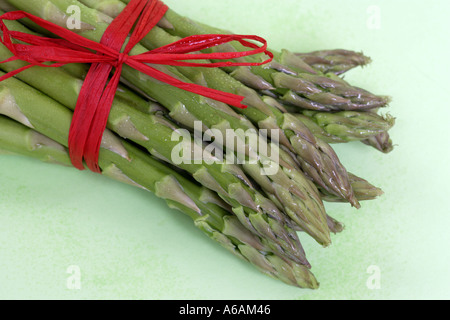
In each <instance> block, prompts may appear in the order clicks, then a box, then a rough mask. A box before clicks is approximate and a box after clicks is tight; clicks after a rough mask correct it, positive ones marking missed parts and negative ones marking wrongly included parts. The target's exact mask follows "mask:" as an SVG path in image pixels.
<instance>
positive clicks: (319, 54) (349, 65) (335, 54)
mask: <svg viewBox="0 0 450 320" xmlns="http://www.w3.org/2000/svg"><path fill="white" fill-rule="evenodd" d="M296 55H297V56H298V57H300V58H301V59H302V60H303V61H304V62H305V63H307V64H309V65H310V66H311V67H313V68H314V69H315V70H319V71H320V72H322V73H324V74H326V73H330V72H331V73H334V74H336V75H342V74H343V73H345V72H347V71H349V70H351V69H353V68H356V67H361V66H366V65H367V64H369V63H370V62H371V59H370V58H369V57H367V56H365V55H364V54H363V53H360V52H355V51H350V50H342V49H337V50H320V51H313V52H307V53H296Z"/></svg>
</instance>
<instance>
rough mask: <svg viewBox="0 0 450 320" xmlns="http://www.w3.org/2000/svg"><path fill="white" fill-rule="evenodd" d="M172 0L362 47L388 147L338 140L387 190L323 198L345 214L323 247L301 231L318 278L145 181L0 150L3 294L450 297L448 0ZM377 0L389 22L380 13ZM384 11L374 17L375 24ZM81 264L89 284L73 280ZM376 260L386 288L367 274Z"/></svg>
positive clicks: (264, 30) (236, 26)
mask: <svg viewBox="0 0 450 320" xmlns="http://www.w3.org/2000/svg"><path fill="white" fill-rule="evenodd" d="M166 3H167V4H168V5H170V6H171V7H172V8H173V9H174V10H176V11H178V12H179V13H182V14H184V15H187V16H190V17H193V18H196V19H197V20H200V21H203V22H206V23H210V24H214V25H217V26H219V27H221V28H226V29H231V30H232V31H234V32H236V33H248V34H258V35H260V36H263V37H265V38H266V39H267V40H268V41H269V44H270V46H271V47H272V48H275V49H281V48H283V47H285V48H288V49H290V50H291V51H312V50H319V49H333V48H344V49H352V50H358V51H359V50H362V51H364V53H366V54H367V55H369V56H370V57H372V58H373V60H374V61H373V63H372V64H371V65H370V66H368V67H366V68H364V69H356V70H353V71H351V72H350V73H349V74H348V75H346V79H347V80H349V81H350V82H351V83H353V84H355V85H358V86H360V87H363V88H366V89H369V90H370V91H373V92H374V93H379V94H388V95H391V96H393V98H394V100H393V102H392V104H391V106H390V108H389V111H390V112H391V113H392V114H393V115H394V116H395V117H397V124H396V126H395V128H394V129H393V130H392V131H391V134H392V137H393V139H394V141H395V143H396V144H397V147H396V149H395V151H394V152H393V153H391V154H389V155H384V154H381V153H379V152H377V151H375V150H373V149H370V148H369V147H367V146H365V145H362V144H360V143H356V142H355V143H350V144H347V145H339V146H336V147H335V149H336V151H337V152H338V154H339V156H340V157H341V160H342V162H343V163H344V165H345V166H346V167H347V168H348V170H349V171H351V172H353V173H355V174H357V175H359V176H362V177H364V178H366V179H368V180H369V181H370V182H372V183H374V184H375V185H377V186H379V187H382V188H383V189H384V191H385V192H386V195H385V196H383V197H382V198H380V199H379V200H377V201H374V202H364V203H363V206H362V209H360V210H359V211H357V210H355V209H352V208H351V207H350V206H349V205H345V204H326V206H327V209H328V212H329V213H330V214H331V215H332V216H333V217H335V218H337V219H338V220H340V221H342V222H344V223H345V225H346V230H344V232H343V233H342V234H339V235H335V236H333V237H332V240H333V244H332V245H331V247H329V248H327V249H323V248H321V247H320V246H318V245H317V244H316V243H315V242H314V241H313V240H311V239H310V238H308V237H305V236H304V235H300V237H301V240H302V242H303V244H304V247H305V250H306V252H307V255H308V258H309V261H310V262H311V264H312V265H313V269H312V271H313V272H314V274H315V275H316V276H317V278H318V280H319V281H320V283H321V287H320V289H319V290H316V291H311V290H301V289H297V288H291V287H289V286H287V285H284V284H283V283H281V282H278V281H276V280H273V279H270V278H268V277H266V276H264V275H262V274H260V273H258V271H256V270H255V269H254V268H252V267H251V266H250V265H247V264H245V263H244V262H241V261H240V260H238V259H237V258H235V257H234V256H232V255H231V254H229V253H228V252H226V251H225V250H223V249H222V248H221V247H219V246H218V245H216V244H215V243H213V242H212V241H210V240H209V239H207V238H206V237H205V236H204V235H203V234H201V233H200V232H199V231H198V230H197V229H195V227H194V226H193V225H192V223H191V222H190V221H189V219H188V218H186V217H184V216H183V215H182V214H181V213H178V212H177V211H174V210H171V209H169V208H167V207H166V205H165V203H164V202H163V201H161V200H159V199H157V198H156V197H155V196H153V195H151V194H148V193H146V192H145V191H142V190H139V189H136V188H133V187H131V186H126V185H122V184H119V183H117V182H113V181H110V180H108V179H107V178H104V177H101V176H98V175H95V174H93V173H90V172H79V171H76V170H75V169H70V168H65V167H58V166H54V165H50V164H43V163H40V162H37V161H34V160H30V159H24V158H20V157H15V156H6V155H5V156H3V155H2V156H0V298H2V299H4V298H13V299H23V298H34V299H36V298H38V299H51V298H58V299H59V298H60V299H92V298H93V299H448V298H450V286H449V285H450V251H449V250H448V245H449V243H450V233H449V232H448V226H449V225H450V216H449V209H448V204H447V198H448V196H447V194H448V187H447V184H446V182H447V180H448V179H450V174H449V169H448V163H449V160H450V157H449V142H450V141H449V136H450V132H449V129H448V124H447V122H448V120H449V119H450V117H449V116H450V111H449V110H450V108H449V107H448V103H449V102H448V99H447V88H446V87H447V84H448V80H447V78H446V77H447V76H448V71H449V70H448V66H447V63H446V61H447V58H448V56H449V54H450V50H449V44H448V36H447V34H446V31H447V30H449V29H450V23H449V22H448V17H447V15H448V12H449V9H450V3H449V2H448V1H443V0H442V1H437V0H434V1H431V2H427V1H408V2H407V1H400V0H395V1H392V0H391V1H361V0H357V1H356V0H355V1H350V0H345V1H339V2H335V1H331V0H327V1H325V0H322V1H305V0H302V1H294V0H283V1H277V2H275V1H268V0H264V1H262V0H258V1H256V0H252V1H250V0H244V1H237V0H228V1H221V2H219V1H214V2H212V1H211V2H204V1H200V0H186V1H179V0H178V1H176V0H170V1H169V0H167V1H166ZM377 10H379V12H380V16H379V17H380V19H379V22H380V24H379V25H376V22H377V19H376V18H375V19H374V16H373V14H376V13H377ZM374 23H375V24H374ZM71 266H76V267H77V268H78V269H79V271H80V276H81V277H80V284H81V287H80V288H78V289H77V288H72V287H71V286H70V285H69V286H68V285H67V284H68V280H70V279H71V278H70V277H71V274H70V273H68V271H70V270H71V269H70V268H71ZM371 266H375V267H376V268H377V269H378V270H379V271H380V287H379V288H377V289H373V288H371V287H370V286H367V281H368V280H370V278H369V277H370V276H371V274H370V273H368V270H369V271H370V270H371Z"/></svg>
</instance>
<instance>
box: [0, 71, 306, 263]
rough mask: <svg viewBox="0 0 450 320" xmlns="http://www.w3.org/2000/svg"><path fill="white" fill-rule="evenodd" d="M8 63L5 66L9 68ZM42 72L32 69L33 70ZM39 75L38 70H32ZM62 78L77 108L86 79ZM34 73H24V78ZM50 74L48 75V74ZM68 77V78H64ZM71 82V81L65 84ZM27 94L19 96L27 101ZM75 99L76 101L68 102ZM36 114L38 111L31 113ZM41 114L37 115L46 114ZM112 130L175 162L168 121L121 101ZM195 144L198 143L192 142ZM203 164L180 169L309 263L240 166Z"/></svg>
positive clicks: (60, 90)
mask: <svg viewBox="0 0 450 320" xmlns="http://www.w3.org/2000/svg"><path fill="white" fill-rule="evenodd" d="M5 66H7V65H6V64H4V65H2V66H1V67H2V68H5ZM33 69H35V70H39V68H32V69H29V70H33ZM45 69H47V68H45ZM32 72H35V71H32ZM54 72H59V73H61V74H62V76H61V77H60V78H59V79H60V80H61V82H58V83H65V84H66V85H65V86H64V87H63V88H61V86H57V87H52V86H48V87H49V88H50V90H52V91H53V92H55V96H57V97H58V98H59V99H65V100H66V101H67V102H68V103H67V107H71V108H74V107H75V105H76V99H77V97H78V93H79V90H80V87H81V85H82V80H79V81H77V82H73V81H70V79H71V77H70V76H69V75H67V74H65V73H64V72H63V71H62V70H59V69H54ZM27 74H28V75H30V74H32V73H21V75H20V76H21V77H24V78H25V76H26V75H27ZM47 75H48V74H47ZM64 76H66V78H63V77H64ZM43 78H44V75H39V74H38V75H33V76H30V77H29V78H28V80H29V81H30V82H34V83H37V84H38V85H39V83H40V85H42V83H54V82H52V80H54V78H52V77H49V78H48V81H43ZM65 80H67V82H66V81H65ZM21 90H22V91H23V90H24V89H21ZM63 92H64V93H63ZM23 95H26V94H25V93H22V94H20V93H19V94H18V95H17V96H19V97H20V98H22V99H23ZM70 97H73V99H72V100H70V101H68V100H67V99H68V98H70ZM31 111H32V112H36V110H34V111H33V110H31ZM42 113H43V112H40V113H39V114H38V115H37V116H40V115H42ZM109 127H110V128H112V129H113V130H114V131H115V132H117V133H118V134H119V135H122V136H127V137H128V138H129V139H130V140H132V141H135V142H136V143H138V144H140V145H142V146H143V147H145V148H147V150H149V151H150V152H151V153H153V154H156V155H158V156H159V157H161V158H162V159H164V160H168V159H171V157H172V149H173V148H175V147H176V146H177V144H178V143H177V142H176V141H172V136H173V134H174V132H175V133H177V130H178V129H177V127H176V126H175V125H174V124H171V123H169V122H168V121H167V120H164V119H161V118H159V117H157V116H149V115H145V114H142V113H141V112H139V111H137V110H134V109H133V108H129V107H127V106H126V105H125V104H124V103H121V102H120V101H119V100H118V101H116V102H115V104H114V107H113V109H112V111H111V113H110V117H109ZM190 143H191V144H192V145H193V144H194V142H190ZM201 161H202V162H201V164H195V163H182V164H180V167H181V168H182V169H185V170H186V171H188V172H190V173H191V174H192V175H193V177H194V178H195V179H196V180H197V181H199V182H201V183H202V184H204V185H206V186H208V187H209V188H210V189H212V190H214V191H216V192H218V193H219V194H220V195H221V196H222V197H223V198H224V199H225V200H226V201H228V203H229V204H230V205H232V206H233V208H234V210H235V211H236V215H238V216H239V217H240V219H241V220H242V222H244V223H246V226H247V227H248V228H249V229H251V230H252V231H253V232H255V233H258V234H259V235H264V236H265V237H268V238H270V239H271V240H272V242H273V245H274V246H277V249H278V251H279V252H280V254H290V255H291V258H293V259H294V258H296V259H298V261H303V262H305V260H306V259H305V257H304V252H303V249H302V248H301V244H300V243H299V240H298V237H297V235H296V234H295V232H294V231H292V230H290V229H289V228H287V227H286V226H284V215H283V214H282V212H280V211H279V210H278V209H277V207H276V206H275V205H274V204H273V203H272V202H271V201H270V200H268V199H267V198H265V197H263V196H262V195H261V194H260V193H258V192H256V191H255V190H253V189H251V183H250V182H249V181H248V179H247V178H246V176H245V174H243V172H242V171H241V170H240V168H239V167H237V166H234V165H229V164H224V163H218V162H214V163H212V164H209V163H206V162H205V160H204V159H201ZM305 263H306V262H305Z"/></svg>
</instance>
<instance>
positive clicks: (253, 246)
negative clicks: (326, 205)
mask: <svg viewBox="0 0 450 320" xmlns="http://www.w3.org/2000/svg"><path fill="white" fill-rule="evenodd" d="M0 128H1V130H0V149H1V150H6V151H9V152H11V153H14V154H20V155H24V156H27V157H33V158H37V159H39V160H41V161H45V162H51V163H58V164H62V165H65V166H71V162H70V158H69V154H68V150H67V149H66V147H65V146H63V145H62V144H59V143H57V142H56V141H54V140H52V139H50V138H48V137H47V136H44V135H42V134H40V133H38V132H37V131H35V130H33V129H30V128H28V127H26V126H24V125H22V124H20V123H18V122H15V121H14V120H12V119H9V118H6V117H4V116H0ZM121 143H122V144H123V146H124V148H125V149H126V150H127V153H128V158H129V160H125V161H124V159H123V158H122V157H121V156H119V157H118V156H117V155H116V154H114V153H112V152H111V151H109V150H108V149H102V151H101V155H100V165H101V167H102V168H103V171H102V173H103V175H104V176H106V177H109V178H112V179H115V180H117V181H119V182H122V183H127V184H131V185H134V186H136V187H140V188H142V189H145V190H148V191H150V192H152V193H154V194H156V195H157V196H158V197H160V198H162V199H164V200H165V201H166V202H167V204H168V205H169V206H170V207H172V208H176V209H178V210H180V211H181V212H183V213H184V214H186V215H188V216H189V217H190V218H192V219H193V221H194V224H195V226H196V227H197V228H199V229H200V230H201V231H203V232H204V233H205V234H206V235H207V236H208V237H210V238H211V239H213V240H214V241H216V242H218V243H219V244H221V245H222V246H223V247H225V248H226V249H228V250H229V251H230V252H232V253H233V254H235V255H236V256H238V257H239V258H242V259H244V260H245V261H247V262H249V263H251V264H253V265H254V266H255V267H256V268H258V269H259V270H260V271H261V272H263V273H265V274H267V275H269V276H271V277H273V278H276V279H279V280H281V281H283V282H285V283H287V284H289V285H293V286H297V287H301V288H317V287H318V282H317V280H316V279H315V277H314V275H313V274H312V273H311V272H310V271H309V270H308V269H307V268H306V267H305V266H303V265H299V264H296V263H295V262H292V261H289V260H283V259H281V258H279V257H278V256H276V255H274V254H273V253H272V252H271V251H270V249H269V248H268V247H267V246H266V245H265V244H264V239H261V238H258V237H256V236H255V235H254V234H252V233H250V232H249V231H248V230H247V229H245V228H244V227H243V226H242V224H240V222H239V221H238V220H237V218H236V217H235V216H234V215H232V214H231V213H230V212H229V209H228V207H227V206H226V205H225V204H224V203H223V201H222V200H221V199H220V198H219V197H217V196H216V195H215V194H214V193H212V192H211V191H209V190H208V189H206V188H204V187H201V186H199V185H198V184H195V183H193V182H191V181H189V180H188V179H186V178H184V177H183V176H181V175H180V174H178V173H177V172H175V171H173V170H171V169H170V168H169V167H167V166H164V165H163V164H161V163H160V162H159V161H157V160H155V159H153V158H152V157H150V156H149V155H148V154H145V153H144V152H142V151H141V150H139V149H138V148H136V147H133V146H132V145H131V144H129V143H127V142H125V141H121Z"/></svg>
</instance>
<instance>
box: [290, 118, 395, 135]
mask: <svg viewBox="0 0 450 320" xmlns="http://www.w3.org/2000/svg"><path fill="white" fill-rule="evenodd" d="M296 116H297V117H298V118H299V119H300V121H302V122H303V123H305V124H306V125H307V126H308V128H310V126H309V125H308V124H307V123H308V121H313V122H314V123H315V124H316V125H317V126H318V127H319V128H321V129H322V130H323V131H324V132H325V134H324V135H323V138H322V139H323V140H325V141H330V140H332V141H333V142H334V141H336V140H339V139H340V140H341V141H342V142H349V141H360V140H365V139H368V138H371V137H374V136H377V135H378V134H381V133H385V132H387V131H389V130H390V129H391V128H392V127H393V126H394V123H395V119H394V118H393V117H392V116H390V115H386V116H381V115H378V114H375V113H371V112H361V111H360V112H356V111H341V112H337V113H329V112H316V111H304V112H303V113H302V114H298V115H296ZM311 129H313V128H310V130H311ZM311 131H312V132H313V133H314V134H315V135H316V132H314V131H313V130H311ZM317 136H319V135H317Z"/></svg>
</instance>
